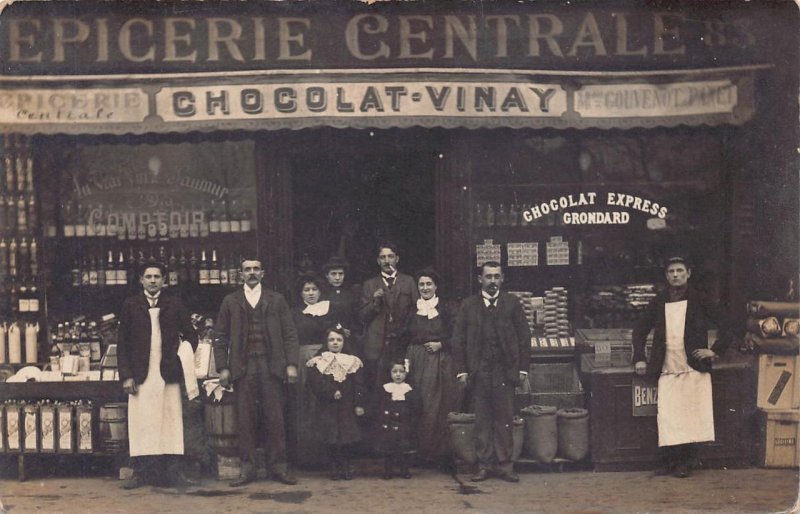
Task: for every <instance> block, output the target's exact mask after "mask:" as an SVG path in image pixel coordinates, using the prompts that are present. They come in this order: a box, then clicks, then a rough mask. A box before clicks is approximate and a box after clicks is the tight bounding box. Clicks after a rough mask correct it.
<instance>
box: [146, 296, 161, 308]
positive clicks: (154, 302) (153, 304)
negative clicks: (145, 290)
mask: <svg viewBox="0 0 800 514" xmlns="http://www.w3.org/2000/svg"><path fill="white" fill-rule="evenodd" d="M147 301H148V302H150V308H151V309H155V308H156V305H157V304H158V298H152V297H149V296H148V297H147Z"/></svg>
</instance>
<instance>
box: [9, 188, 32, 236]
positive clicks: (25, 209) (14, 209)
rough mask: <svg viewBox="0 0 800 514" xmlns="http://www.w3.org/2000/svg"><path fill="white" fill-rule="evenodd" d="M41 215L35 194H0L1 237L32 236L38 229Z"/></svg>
mask: <svg viewBox="0 0 800 514" xmlns="http://www.w3.org/2000/svg"><path fill="white" fill-rule="evenodd" d="M38 223H39V215H38V211H37V204H36V196H35V195H34V194H33V193H20V194H19V195H13V194H6V193H0V236H6V235H12V234H32V233H34V232H35V231H36V230H37V228H38Z"/></svg>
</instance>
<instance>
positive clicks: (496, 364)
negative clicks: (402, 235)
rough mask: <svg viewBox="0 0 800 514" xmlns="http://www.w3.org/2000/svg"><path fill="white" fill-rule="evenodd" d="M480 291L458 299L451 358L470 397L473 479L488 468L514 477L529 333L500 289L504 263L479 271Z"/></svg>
mask: <svg viewBox="0 0 800 514" xmlns="http://www.w3.org/2000/svg"><path fill="white" fill-rule="evenodd" d="M478 282H479V283H480V285H481V292H480V294H477V295H473V296H470V297H469V298H466V299H465V300H464V301H463V302H462V303H461V308H460V309H459V311H458V316H457V317H456V324H455V328H454V331H453V358H454V362H455V366H456V373H457V376H458V379H459V381H460V382H461V383H462V384H464V385H466V384H467V383H469V384H470V386H471V389H472V393H473V395H474V397H475V450H476V453H477V456H478V469H477V471H476V473H475V474H474V475H473V476H472V481H474V482H480V481H483V480H486V478H487V477H488V474H489V472H490V471H493V472H494V473H495V474H496V475H497V476H498V477H499V478H501V479H503V480H506V481H508V482H519V477H518V476H517V474H516V473H515V472H514V463H513V462H512V461H511V451H512V449H513V443H512V426H513V424H512V421H513V417H514V388H515V387H516V386H517V385H518V384H519V383H520V381H521V380H523V377H524V376H525V375H527V374H528V368H529V366H530V348H531V333H530V329H529V328H528V323H527V321H526V320H525V315H524V313H523V312H522V305H521V304H520V302H519V300H518V299H517V298H516V297H514V296H513V295H510V294H508V293H505V292H501V291H500V287H501V286H502V285H503V268H502V267H501V266H500V263H499V262H487V263H485V264H484V265H483V266H482V267H481V273H480V275H478Z"/></svg>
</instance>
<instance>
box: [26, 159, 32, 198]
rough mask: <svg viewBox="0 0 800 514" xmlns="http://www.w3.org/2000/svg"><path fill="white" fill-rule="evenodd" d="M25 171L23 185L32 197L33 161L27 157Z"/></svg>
mask: <svg viewBox="0 0 800 514" xmlns="http://www.w3.org/2000/svg"><path fill="white" fill-rule="evenodd" d="M26 165H27V166H26V167H25V168H26V169H25V185H26V186H27V191H28V193H29V194H30V195H31V196H33V159H32V158H31V157H28V160H27V162H26Z"/></svg>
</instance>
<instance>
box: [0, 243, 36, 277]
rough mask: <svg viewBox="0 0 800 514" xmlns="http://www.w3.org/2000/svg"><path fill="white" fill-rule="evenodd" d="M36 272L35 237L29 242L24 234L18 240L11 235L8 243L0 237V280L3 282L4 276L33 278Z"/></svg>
mask: <svg viewBox="0 0 800 514" xmlns="http://www.w3.org/2000/svg"><path fill="white" fill-rule="evenodd" d="M38 274H39V244H38V242H37V240H36V238H35V237H34V238H32V239H31V240H30V243H29V242H28V238H27V237H25V236H23V237H22V239H21V240H20V241H19V242H17V238H15V237H12V238H11V241H10V243H7V242H6V240H5V238H0V282H4V281H5V279H6V277H11V278H12V279H14V278H16V277H32V278H35V277H37V276H38Z"/></svg>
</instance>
